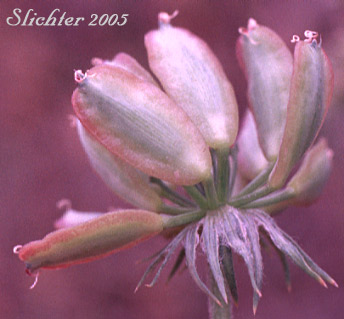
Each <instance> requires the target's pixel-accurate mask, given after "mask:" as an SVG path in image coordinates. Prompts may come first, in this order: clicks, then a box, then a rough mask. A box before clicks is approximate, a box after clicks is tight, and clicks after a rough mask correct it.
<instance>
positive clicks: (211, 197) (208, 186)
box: [202, 177, 218, 209]
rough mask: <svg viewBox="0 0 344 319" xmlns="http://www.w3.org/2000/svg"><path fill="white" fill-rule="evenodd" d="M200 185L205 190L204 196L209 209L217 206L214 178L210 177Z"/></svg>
mask: <svg viewBox="0 0 344 319" xmlns="http://www.w3.org/2000/svg"><path fill="white" fill-rule="evenodd" d="M202 185H203V187H204V190H205V196H206V198H207V201H208V207H209V209H215V208H217V207H218V200H217V194H216V188H215V184H214V180H213V179H212V178H211V177H210V178H208V179H206V180H205V181H203V182H202Z"/></svg>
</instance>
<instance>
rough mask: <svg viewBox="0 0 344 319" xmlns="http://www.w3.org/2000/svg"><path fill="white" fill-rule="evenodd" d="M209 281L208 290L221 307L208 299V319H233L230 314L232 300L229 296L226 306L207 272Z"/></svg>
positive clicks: (210, 274) (214, 282) (213, 280)
mask: <svg viewBox="0 0 344 319" xmlns="http://www.w3.org/2000/svg"><path fill="white" fill-rule="evenodd" d="M209 277H210V278H209V279H210V289H211V292H212V293H213V294H214V295H215V296H216V298H218V300H220V302H221V304H222V306H219V305H218V304H217V303H216V302H214V300H212V299H211V298H208V310H209V319H233V318H234V317H233V312H232V299H231V297H230V296H229V298H228V304H226V303H225V302H224V300H223V298H222V296H221V293H220V291H219V289H218V287H217V284H216V281H215V279H214V277H213V274H212V273H211V270H209Z"/></svg>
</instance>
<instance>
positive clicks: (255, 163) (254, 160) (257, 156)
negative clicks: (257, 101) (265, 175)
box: [238, 110, 269, 180]
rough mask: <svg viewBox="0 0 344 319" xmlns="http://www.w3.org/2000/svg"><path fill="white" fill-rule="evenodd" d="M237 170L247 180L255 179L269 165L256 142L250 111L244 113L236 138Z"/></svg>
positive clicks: (255, 132)
mask: <svg viewBox="0 0 344 319" xmlns="http://www.w3.org/2000/svg"><path fill="white" fill-rule="evenodd" d="M238 148H239V153H238V169H239V171H240V173H241V175H242V176H243V177H245V178H246V179H248V180H252V179H253V178H255V177H256V176H257V175H258V174H259V173H260V172H261V171H262V170H263V169H264V168H265V167H266V166H267V165H268V164H269V163H268V161H267V160H266V158H265V156H264V154H263V152H262V149H261V148H260V145H259V142H258V135H257V128H256V123H255V120H254V118H253V115H252V113H251V111H250V110H247V111H246V114H245V118H244V122H243V125H242V129H241V130H240V133H239V136H238Z"/></svg>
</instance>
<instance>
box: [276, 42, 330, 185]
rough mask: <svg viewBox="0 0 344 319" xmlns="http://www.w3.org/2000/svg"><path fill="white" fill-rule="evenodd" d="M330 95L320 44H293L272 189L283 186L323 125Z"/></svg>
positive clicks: (327, 64)
mask: <svg viewBox="0 0 344 319" xmlns="http://www.w3.org/2000/svg"><path fill="white" fill-rule="evenodd" d="M332 92H333V71H332V66H331V63H330V61H329V59H328V58H327V56H326V54H325V52H324V50H323V49H322V48H321V43H317V41H316V40H315V39H312V38H311V39H307V40H305V41H299V42H298V43H296V46H295V52H294V69H293V76H292V81H291V87H290V97H289V102H288V109H287V122H286V125H285V130H284V135H283V139H282V144H281V148H280V151H279V155H278V159H277V162H276V165H275V167H274V169H273V171H272V172H271V174H270V178H269V183H270V185H271V186H272V187H276V188H278V187H281V186H283V184H284V183H285V181H286V179H287V177H288V175H289V173H290V171H291V169H292V168H293V166H294V165H295V164H296V163H297V162H298V161H299V160H300V159H301V157H302V156H303V154H304V153H305V152H306V150H307V149H308V148H309V147H310V146H311V145H312V143H313V142H314V140H315V138H316V137H317V135H318V133H319V131H320V129H321V126H322V124H323V122H324V119H325V116H326V114H327V111H328V108H329V106H330V102H331V97H332Z"/></svg>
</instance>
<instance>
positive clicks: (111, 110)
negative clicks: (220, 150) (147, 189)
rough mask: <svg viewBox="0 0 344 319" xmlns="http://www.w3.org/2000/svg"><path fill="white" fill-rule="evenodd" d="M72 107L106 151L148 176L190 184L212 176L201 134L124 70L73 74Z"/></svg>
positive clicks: (158, 93)
mask: <svg viewBox="0 0 344 319" xmlns="http://www.w3.org/2000/svg"><path fill="white" fill-rule="evenodd" d="M76 80H77V82H79V86H78V88H77V89H76V90H75V91H74V93H73V97H72V103H73V107H74V110H75V112H76V114H77V116H78V118H79V120H80V121H81V123H82V124H83V126H84V127H85V128H86V129H87V130H88V131H89V132H91V133H92V135H94V136H95V137H96V138H97V140H98V141H100V142H101V143H102V144H103V145H104V146H105V147H106V148H107V149H108V150H109V151H110V152H112V153H114V154H116V155H117V156H118V157H120V158H121V159H122V160H124V161H126V162H128V163H129V164H130V165H132V166H134V167H136V168H137V169H139V170H141V171H142V172H144V173H145V174H147V175H149V176H154V177H157V178H160V179H162V180H165V181H168V182H171V183H173V184H178V185H193V184H197V183H199V182H200V181H202V180H204V179H207V178H209V176H210V175H211V157H210V152H209V149H208V147H207V145H206V144H205V142H204V140H203V138H202V136H201V134H200V133H199V131H198V130H197V128H196V127H195V126H194V124H193V123H192V122H191V120H190V119H189V118H188V116H187V115H186V114H185V112H184V111H183V110H182V109H181V108H179V107H178V106H177V105H176V104H175V103H174V102H173V101H172V100H170V99H169V98H168V96H167V95H166V94H165V93H164V92H162V91H161V90H160V89H159V88H157V87H156V86H155V85H153V84H151V83H149V82H147V81H144V80H141V79H139V78H138V77H136V76H135V75H133V74H132V73H130V72H128V71H126V70H124V69H123V68H119V67H114V66H108V65H100V66H96V67H94V68H92V69H91V70H90V71H88V72H87V74H86V75H82V74H81V73H80V72H78V71H77V72H76Z"/></svg>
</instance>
